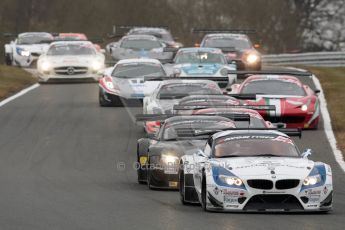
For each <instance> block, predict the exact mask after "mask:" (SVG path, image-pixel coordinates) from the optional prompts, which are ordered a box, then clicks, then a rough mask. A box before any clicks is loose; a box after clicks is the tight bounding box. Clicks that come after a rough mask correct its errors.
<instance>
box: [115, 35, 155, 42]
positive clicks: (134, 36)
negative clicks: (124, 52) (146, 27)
mask: <svg viewBox="0 0 345 230" xmlns="http://www.w3.org/2000/svg"><path fill="white" fill-rule="evenodd" d="M126 39H130V40H131V39H133V40H136V39H138V40H141V39H146V40H155V41H157V38H156V37H155V36H153V35H148V34H131V35H126V36H124V37H123V38H122V40H126Z"/></svg>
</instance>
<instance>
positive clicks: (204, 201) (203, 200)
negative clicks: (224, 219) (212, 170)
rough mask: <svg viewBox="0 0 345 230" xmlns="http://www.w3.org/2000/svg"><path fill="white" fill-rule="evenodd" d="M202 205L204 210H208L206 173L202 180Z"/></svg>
mask: <svg viewBox="0 0 345 230" xmlns="http://www.w3.org/2000/svg"><path fill="white" fill-rule="evenodd" d="M201 207H202V209H203V210H204V211H207V188H206V176H205V174H203V176H202V181H201Z"/></svg>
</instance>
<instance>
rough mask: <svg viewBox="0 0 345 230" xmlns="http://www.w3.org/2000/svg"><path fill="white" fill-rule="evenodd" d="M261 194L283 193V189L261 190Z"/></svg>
mask: <svg viewBox="0 0 345 230" xmlns="http://www.w3.org/2000/svg"><path fill="white" fill-rule="evenodd" d="M262 194H285V192H284V191H273V192H272V191H265V190H264V191H262Z"/></svg>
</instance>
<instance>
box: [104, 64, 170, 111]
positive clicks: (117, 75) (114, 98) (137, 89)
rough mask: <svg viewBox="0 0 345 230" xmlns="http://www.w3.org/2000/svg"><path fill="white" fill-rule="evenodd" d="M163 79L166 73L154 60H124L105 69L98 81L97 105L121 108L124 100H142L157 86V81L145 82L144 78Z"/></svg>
mask: <svg viewBox="0 0 345 230" xmlns="http://www.w3.org/2000/svg"><path fill="white" fill-rule="evenodd" d="M145 76H151V77H154V76H156V77H164V76H167V73H166V71H165V69H164V67H163V66H162V64H161V63H160V61H158V60H156V59H149V58H139V59H124V60H120V61H119V62H117V63H116V65H115V66H114V67H111V68H107V69H106V70H105V71H104V74H103V77H102V78H101V79H100V80H99V104H100V105H101V106H121V105H122V104H123V101H124V100H128V99H143V98H144V97H145V96H148V95H150V94H151V93H152V92H153V91H154V90H155V89H156V88H157V86H158V85H159V83H160V82H159V81H149V82H145V81H144V77H145Z"/></svg>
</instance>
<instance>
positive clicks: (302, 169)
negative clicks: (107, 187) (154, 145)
mask: <svg viewBox="0 0 345 230" xmlns="http://www.w3.org/2000/svg"><path fill="white" fill-rule="evenodd" d="M197 133H198V135H205V133H210V131H205V132H202V130H200V132H197ZM310 154H311V151H310V150H307V151H306V152H304V153H302V154H301V153H300V151H299V150H298V147H297V146H296V145H295V144H294V142H293V140H292V139H290V138H289V137H288V136H287V135H285V134H283V133H281V132H278V131H272V130H229V131H223V132H218V133H215V134H213V135H211V137H210V139H208V141H207V142H206V145H205V146H204V147H203V149H202V150H199V151H195V152H194V154H186V155H184V156H182V157H181V161H180V167H179V168H180V171H179V185H180V186H179V187H180V189H179V190H180V197H181V201H182V203H183V204H186V203H200V204H201V206H202V208H203V209H204V210H205V211H222V212H226V211H228V212H263V211H267V212H313V211H315V212H318V211H319V212H320V211H321V212H327V211H330V210H331V209H332V197H333V195H332V194H333V183H332V170H331V168H330V166H329V165H327V164H325V163H322V162H314V161H312V160H310V159H308V158H307V157H308V155H310Z"/></svg>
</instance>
